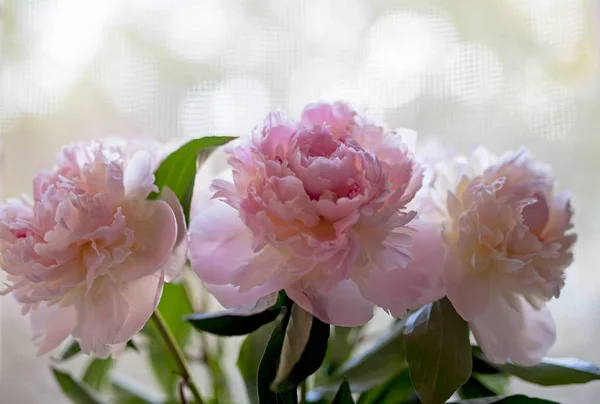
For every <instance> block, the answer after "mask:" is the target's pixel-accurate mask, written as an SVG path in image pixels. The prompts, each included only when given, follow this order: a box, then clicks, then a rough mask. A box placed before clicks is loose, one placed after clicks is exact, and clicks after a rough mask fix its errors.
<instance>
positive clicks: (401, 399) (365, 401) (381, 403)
mask: <svg viewBox="0 0 600 404" xmlns="http://www.w3.org/2000/svg"><path fill="white" fill-rule="evenodd" d="M416 397H417V396H416V393H415V389H414V388H413V386H412V383H411V381H410V375H409V372H408V369H405V370H403V371H401V372H400V373H398V375H397V376H394V377H392V378H391V379H389V380H388V381H387V382H385V383H384V384H382V385H380V386H377V387H374V388H372V389H371V390H369V391H367V392H365V393H363V394H362V395H361V396H360V398H359V399H358V404H400V403H406V402H410V400H414V399H416Z"/></svg>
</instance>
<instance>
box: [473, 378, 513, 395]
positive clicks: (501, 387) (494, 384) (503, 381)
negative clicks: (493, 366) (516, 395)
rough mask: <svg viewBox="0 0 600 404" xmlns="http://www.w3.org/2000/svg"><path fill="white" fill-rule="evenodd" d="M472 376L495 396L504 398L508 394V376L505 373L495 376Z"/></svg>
mask: <svg viewBox="0 0 600 404" xmlns="http://www.w3.org/2000/svg"><path fill="white" fill-rule="evenodd" d="M473 376H474V377H475V378H476V379H477V380H479V381H480V382H481V383H483V384H484V385H485V386H486V387H487V388H488V389H490V390H491V391H493V392H494V393H496V394H495V395H496V396H505V395H506V394H507V392H508V384H509V382H510V375H508V374H506V373H498V374H495V375H481V374H474V375H473Z"/></svg>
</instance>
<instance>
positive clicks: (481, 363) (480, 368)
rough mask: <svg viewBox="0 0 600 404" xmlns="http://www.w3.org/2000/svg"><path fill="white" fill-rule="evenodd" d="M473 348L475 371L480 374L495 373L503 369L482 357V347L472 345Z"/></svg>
mask: <svg viewBox="0 0 600 404" xmlns="http://www.w3.org/2000/svg"><path fill="white" fill-rule="evenodd" d="M471 348H472V350H473V373H478V374H480V375H495V374H499V373H502V371H501V370H500V369H498V368H496V367H494V366H492V365H490V364H489V363H488V362H486V361H485V359H482V356H483V355H482V353H481V349H480V348H479V347H477V346H474V347H471Z"/></svg>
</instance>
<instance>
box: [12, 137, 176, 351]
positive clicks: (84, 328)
mask: <svg viewBox="0 0 600 404" xmlns="http://www.w3.org/2000/svg"><path fill="white" fill-rule="evenodd" d="M153 168H154V167H153V165H152V156H151V155H150V154H149V153H147V152H145V151H137V152H135V153H133V152H132V153H130V157H127V155H126V154H125V153H124V150H123V148H121V147H119V146H116V145H114V144H110V145H108V144H103V143H90V144H74V145H71V146H68V147H65V148H64V149H63V151H62V154H60V155H59V158H58V161H57V166H56V168H55V169H54V170H53V171H50V172H43V173H41V174H39V175H38V176H37V177H36V178H35V180H34V183H33V185H34V190H33V200H29V199H27V198H22V199H13V200H10V201H9V202H8V204H7V205H4V206H1V207H0V254H1V255H0V267H1V268H2V269H3V270H4V271H5V272H6V273H7V274H8V281H9V282H10V283H11V285H10V286H9V288H8V289H6V290H4V291H3V294H8V293H12V294H13V296H14V297H15V298H16V300H17V301H18V302H19V303H20V304H21V305H22V309H23V313H24V314H26V313H30V314H31V316H30V318H31V322H32V326H33V329H34V332H35V334H36V339H37V341H38V343H39V354H40V355H42V354H44V353H47V352H48V351H50V350H52V349H54V348H55V347H57V346H58V345H59V344H60V343H61V342H62V341H64V340H65V339H66V338H67V337H68V336H69V335H72V336H73V337H74V338H76V339H77V340H78V341H79V344H80V346H81V349H82V350H83V351H84V352H87V353H93V354H96V355H98V356H107V355H109V354H110V353H116V352H118V351H119V350H120V349H122V347H123V346H124V344H125V343H126V342H127V341H128V340H129V339H130V338H131V337H133V336H134V335H135V334H136V333H137V332H138V331H140V329H141V328H142V327H143V326H144V324H145V323H146V321H147V320H148V318H149V317H150V315H151V314H152V312H153V311H154V309H155V308H156V306H157V304H158V301H159V299H160V296H161V293H162V288H163V283H164V281H165V277H167V278H169V279H170V278H174V277H175V276H176V275H177V273H178V271H179V270H180V269H181V267H182V266H183V264H184V263H185V249H182V248H181V247H180V246H179V245H177V244H178V242H181V241H182V239H183V241H184V242H183V243H180V244H183V245H185V237H182V235H183V236H185V222H184V221H183V220H182V217H183V212H182V210H181V206H180V205H179V203H178V201H177V198H176V197H175V195H174V194H173V193H172V192H170V191H169V190H165V192H163V196H164V198H163V199H164V200H157V201H149V200H146V197H147V196H148V195H149V194H150V193H151V192H152V191H156V190H157V189H156V186H155V185H154V184H153V183H154V175H153ZM178 222H179V223H180V226H178ZM181 224H182V226H181ZM178 233H179V234H178ZM176 247H177V248H176ZM174 252H176V253H177V254H173V253H174Z"/></svg>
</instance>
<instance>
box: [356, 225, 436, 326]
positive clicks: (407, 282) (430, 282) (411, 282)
mask: <svg viewBox="0 0 600 404" xmlns="http://www.w3.org/2000/svg"><path fill="white" fill-rule="evenodd" d="M415 228H416V232H415V233H414V234H413V235H412V246H411V247H410V248H409V251H410V253H411V255H412V256H413V259H412V260H411V261H410V262H409V263H408V265H407V266H406V267H404V268H402V267H400V266H399V267H397V268H396V269H393V270H389V271H382V270H381V269H379V268H373V269H372V270H371V271H369V272H368V273H367V274H366V275H363V276H360V277H359V278H357V279H356V282H357V283H358V285H359V286H360V290H361V292H362V294H363V296H364V297H365V298H366V299H368V300H370V301H372V302H373V303H375V304H377V305H378V306H380V307H382V308H383V309H386V310H389V312H390V313H391V314H392V315H394V316H396V317H403V316H404V315H405V314H406V311H407V310H408V309H415V308H418V307H420V306H422V305H424V304H426V303H429V302H432V301H435V300H438V299H440V298H442V297H443V296H444V294H445V290H444V287H443V283H442V264H443V258H444V247H443V244H442V241H441V236H440V229H439V228H438V227H437V226H433V225H428V224H425V223H417V224H416V225H415ZM381 254H386V251H385V250H384V251H383V252H381ZM394 255H395V254H394ZM381 260H383V259H381Z"/></svg>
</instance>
